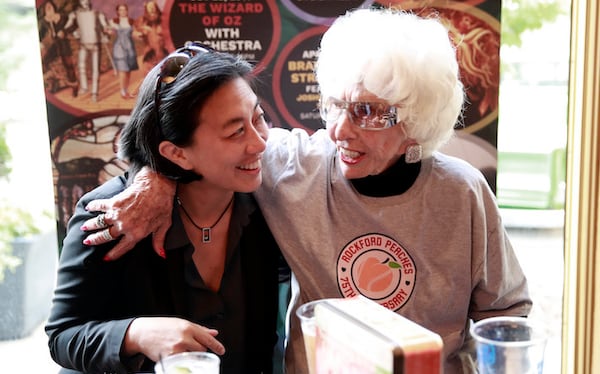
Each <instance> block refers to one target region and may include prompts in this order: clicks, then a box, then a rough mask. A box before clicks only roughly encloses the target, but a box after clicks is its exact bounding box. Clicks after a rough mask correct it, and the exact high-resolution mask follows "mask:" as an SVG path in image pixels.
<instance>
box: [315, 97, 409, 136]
mask: <svg viewBox="0 0 600 374" xmlns="http://www.w3.org/2000/svg"><path fill="white" fill-rule="evenodd" d="M319 112H320V114H321V118H322V119H323V121H324V122H325V123H326V124H331V123H334V122H336V121H337V120H338V119H339V118H340V116H341V115H342V113H343V112H346V114H347V115H348V118H349V119H350V122H352V123H353V124H354V125H356V126H358V127H360V128H361V129H365V130H384V129H388V128H390V127H392V126H395V125H397V124H398V123H400V122H401V121H400V119H399V118H398V108H397V107H395V106H391V105H387V104H384V103H369V102H361V101H357V102H352V101H344V100H338V99H335V98H333V97H328V98H326V99H323V98H322V99H321V102H320V103H319Z"/></svg>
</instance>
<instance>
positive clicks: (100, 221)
mask: <svg viewBox="0 0 600 374" xmlns="http://www.w3.org/2000/svg"><path fill="white" fill-rule="evenodd" d="M96 224H97V225H98V227H100V228H102V227H106V226H107V225H106V221H105V220H104V213H102V214H99V215H98V217H96Z"/></svg>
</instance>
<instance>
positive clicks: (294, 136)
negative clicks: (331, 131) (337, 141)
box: [267, 128, 334, 156]
mask: <svg viewBox="0 0 600 374" xmlns="http://www.w3.org/2000/svg"><path fill="white" fill-rule="evenodd" d="M332 148H334V145H333V142H332V141H331V139H329V137H328V135H327V132H326V131H325V130H323V129H321V130H317V131H315V132H314V133H313V134H309V133H308V132H307V131H306V130H304V129H298V128H294V129H291V130H286V129H282V128H272V129H271V130H270V131H269V139H268V141H267V152H277V153H278V154H302V155H311V154H312V155H315V156H322V155H324V154H326V153H327V150H328V149H332Z"/></svg>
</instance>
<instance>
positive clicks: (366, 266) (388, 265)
mask: <svg viewBox="0 0 600 374" xmlns="http://www.w3.org/2000/svg"><path fill="white" fill-rule="evenodd" d="M399 268H401V265H400V264H398V263H396V262H394V261H390V259H389V258H387V257H386V258H385V259H384V260H383V261H381V260H380V259H379V258H377V256H370V257H368V258H366V259H364V260H363V261H362V262H361V263H360V264H358V266H357V269H356V275H357V280H356V283H357V285H358V287H359V288H360V289H362V290H364V291H369V292H372V293H379V292H383V291H385V290H386V289H387V288H388V287H389V286H390V283H392V281H393V279H394V275H395V274H394V272H398V269H399Z"/></svg>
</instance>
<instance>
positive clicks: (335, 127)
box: [327, 86, 408, 179]
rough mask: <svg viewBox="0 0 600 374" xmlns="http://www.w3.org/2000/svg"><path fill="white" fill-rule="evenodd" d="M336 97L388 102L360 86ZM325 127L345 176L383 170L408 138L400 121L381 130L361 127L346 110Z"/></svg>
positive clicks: (352, 177) (354, 176) (365, 174)
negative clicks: (351, 118) (335, 148)
mask: <svg viewBox="0 0 600 374" xmlns="http://www.w3.org/2000/svg"><path fill="white" fill-rule="evenodd" d="M336 99H339V100H344V101H348V102H358V101H360V102H370V103H383V104H387V105H389V104H390V103H388V102H386V101H385V100H382V99H381V98H379V97H377V96H375V95H374V94H372V93H370V92H369V91H367V90H365V89H364V88H361V87H360V86H355V87H353V88H352V89H349V90H346V91H345V92H344V93H343V94H342V97H336ZM327 131H328V133H329V137H330V138H331V140H332V141H333V142H334V143H335V145H336V146H337V151H338V154H337V158H338V160H339V164H340V168H341V170H342V173H343V174H344V177H346V178H347V179H358V178H364V177H366V176H369V175H377V174H380V173H382V172H383V171H384V170H386V169H387V168H389V167H390V166H391V165H393V164H395V163H396V161H398V159H399V158H400V156H401V155H403V154H404V152H405V149H406V145H407V140H408V138H407V137H406V133H405V131H404V126H403V124H402V123H399V124H397V125H396V126H393V127H390V128H386V129H382V130H370V129H362V128H360V127H359V126H357V125H355V124H353V123H352V121H351V120H350V118H349V116H348V114H347V113H343V114H342V115H340V117H339V118H338V119H337V121H334V122H331V123H327Z"/></svg>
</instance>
